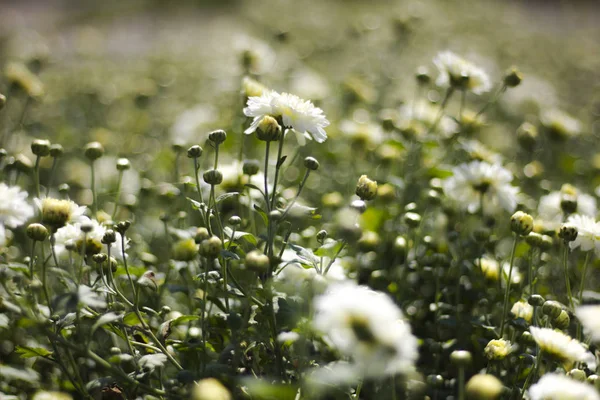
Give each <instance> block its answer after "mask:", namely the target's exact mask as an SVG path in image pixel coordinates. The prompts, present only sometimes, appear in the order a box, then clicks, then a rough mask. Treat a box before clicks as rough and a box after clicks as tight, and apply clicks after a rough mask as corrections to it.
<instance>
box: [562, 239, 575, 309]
mask: <svg viewBox="0 0 600 400" xmlns="http://www.w3.org/2000/svg"><path fill="white" fill-rule="evenodd" d="M568 259H569V245H568V243H565V250H564V252H563V270H564V272H565V284H566V286H567V297H568V298H569V306H570V307H571V309H573V295H572V294H571V282H570V281H569V261H568Z"/></svg>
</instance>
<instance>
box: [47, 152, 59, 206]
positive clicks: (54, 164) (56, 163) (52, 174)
mask: <svg viewBox="0 0 600 400" xmlns="http://www.w3.org/2000/svg"><path fill="white" fill-rule="evenodd" d="M57 165H58V158H57V157H54V158H52V168H51V169H50V177H49V178H48V186H46V197H48V194H49V193H50V186H52V183H53V181H54V174H55V173H56V166H57Z"/></svg>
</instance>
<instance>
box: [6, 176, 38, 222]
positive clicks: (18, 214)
mask: <svg viewBox="0 0 600 400" xmlns="http://www.w3.org/2000/svg"><path fill="white" fill-rule="evenodd" d="M0 199H2V201H0V226H5V227H8V228H16V227H18V226H21V225H23V224H24V223H25V222H27V220H28V219H29V218H31V217H33V214H34V211H33V207H32V206H31V205H30V204H29V203H28V202H27V192H26V191H24V190H21V188H20V187H18V186H8V185H6V184H5V183H0Z"/></svg>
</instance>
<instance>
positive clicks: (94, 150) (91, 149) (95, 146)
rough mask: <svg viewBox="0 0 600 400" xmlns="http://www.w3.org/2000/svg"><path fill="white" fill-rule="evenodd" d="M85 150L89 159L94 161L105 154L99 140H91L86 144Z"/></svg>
mask: <svg viewBox="0 0 600 400" xmlns="http://www.w3.org/2000/svg"><path fill="white" fill-rule="evenodd" d="M83 152H84V154H85V157H86V158H87V159H88V160H90V161H94V160H97V159H99V158H100V157H102V156H103V155H104V147H103V146H102V145H101V144H100V143H99V142H90V143H88V144H86V145H85V147H84V148H83Z"/></svg>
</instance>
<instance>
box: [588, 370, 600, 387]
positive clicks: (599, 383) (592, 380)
mask: <svg viewBox="0 0 600 400" xmlns="http://www.w3.org/2000/svg"><path fill="white" fill-rule="evenodd" d="M587 382H588V383H589V384H592V385H594V387H595V388H596V390H598V389H600V379H599V377H598V375H596V374H592V375H590V376H588V377H587Z"/></svg>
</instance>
